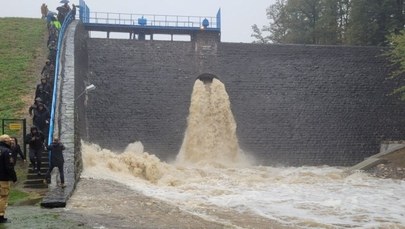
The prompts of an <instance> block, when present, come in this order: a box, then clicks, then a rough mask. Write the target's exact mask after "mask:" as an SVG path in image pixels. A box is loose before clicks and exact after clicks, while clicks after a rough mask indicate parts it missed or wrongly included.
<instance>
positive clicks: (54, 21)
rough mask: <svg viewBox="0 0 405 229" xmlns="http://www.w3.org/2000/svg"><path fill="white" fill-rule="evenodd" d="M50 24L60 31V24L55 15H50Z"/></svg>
mask: <svg viewBox="0 0 405 229" xmlns="http://www.w3.org/2000/svg"><path fill="white" fill-rule="evenodd" d="M51 26H53V27H55V29H57V30H58V31H60V29H61V28H62V25H61V24H60V22H59V21H58V19H57V18H56V17H52V19H51Z"/></svg>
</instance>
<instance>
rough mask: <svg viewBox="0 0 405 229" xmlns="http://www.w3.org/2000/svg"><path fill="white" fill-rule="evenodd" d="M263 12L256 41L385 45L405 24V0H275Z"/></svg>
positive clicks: (255, 27) (253, 35) (255, 34)
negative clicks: (264, 21)
mask: <svg viewBox="0 0 405 229" xmlns="http://www.w3.org/2000/svg"><path fill="white" fill-rule="evenodd" d="M266 14H267V18H268V19H269V24H268V25H265V26H263V28H261V29H260V28H258V26H257V25H256V24H255V25H253V26H252V29H253V34H252V37H254V38H255V39H256V40H255V41H254V42H255V43H290V44H291V43H292V44H319V45H379V46H386V45H388V44H390V39H389V36H390V35H392V34H400V32H401V30H403V28H404V25H405V15H404V14H405V0H276V2H275V3H274V4H272V5H270V6H269V7H268V8H267V9H266Z"/></svg>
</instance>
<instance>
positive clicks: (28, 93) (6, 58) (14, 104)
mask: <svg viewBox="0 0 405 229" xmlns="http://www.w3.org/2000/svg"><path fill="white" fill-rule="evenodd" d="M46 33H47V30H46V23H45V21H44V20H41V19H31V18H0V98H1V100H0V119H3V118H13V119H21V118H25V117H26V116H27V114H28V107H29V105H30V103H31V102H32V101H31V100H30V99H28V98H32V97H34V94H33V93H34V92H35V91H34V88H35V85H36V82H37V81H38V79H39V78H40V72H39V71H40V70H38V69H41V68H42V66H36V64H35V63H36V61H35V59H36V58H38V57H41V56H44V54H45V56H46V51H47V50H46V44H44V42H45V41H44V36H46ZM40 61H41V63H45V59H44V60H40ZM20 145H21V143H20ZM19 163H20V164H19ZM19 163H17V166H16V167H15V169H16V173H17V178H18V183H17V185H12V187H11V191H10V196H9V203H10V205H13V204H15V203H18V202H21V201H24V200H29V199H31V198H38V196H37V195H36V194H35V193H27V192H24V189H23V187H22V183H23V182H24V181H25V180H26V177H27V170H28V164H27V163H25V164H22V162H21V161H19Z"/></svg>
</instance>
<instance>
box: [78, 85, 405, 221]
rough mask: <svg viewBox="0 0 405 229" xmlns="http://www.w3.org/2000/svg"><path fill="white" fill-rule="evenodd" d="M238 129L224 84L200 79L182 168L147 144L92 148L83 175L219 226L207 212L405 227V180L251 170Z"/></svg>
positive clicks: (327, 171)
mask: <svg viewBox="0 0 405 229" xmlns="http://www.w3.org/2000/svg"><path fill="white" fill-rule="evenodd" d="M235 130H236V124H235V121H234V119H233V116H232V112H231V110H230V104H229V99H228V96H227V94H226V91H225V87H224V86H223V84H222V83H221V82H219V81H217V80H215V79H214V81H213V83H212V85H204V84H203V83H201V82H200V81H196V84H195V86H194V90H193V95H192V98H191V105H190V114H189V117H188V127H187V130H186V132H185V138H184V141H183V144H182V148H181V151H180V152H179V154H178V156H177V161H176V162H174V163H170V164H169V163H165V162H162V161H160V160H159V158H157V157H156V156H154V155H153V154H152V152H150V153H147V152H144V148H143V146H142V143H141V142H134V143H132V144H130V145H128V147H127V149H126V150H125V151H124V152H119V153H117V152H111V151H109V150H107V149H101V148H100V147H98V146H97V145H94V144H87V143H85V144H83V148H82V153H83V164H84V171H83V173H82V177H84V178H93V179H103V180H111V181H114V182H119V183H122V184H124V185H126V186H127V187H128V188H129V189H131V190H134V192H135V191H136V192H142V193H143V194H145V195H147V196H150V197H153V198H157V199H159V200H162V201H165V202H168V203H170V204H173V205H175V206H177V207H179V208H180V209H182V210H185V211H188V212H191V213H193V214H196V215H199V216H201V217H204V218H205V219H208V220H211V221H221V220H223V219H221V218H220V217H215V216H213V215H212V214H211V215H209V214H205V211H204V209H208V208H210V209H213V208H214V209H215V208H218V209H230V210H232V211H234V212H239V213H241V214H242V215H243V214H246V215H250V216H252V215H254V216H258V217H262V218H267V219H270V220H273V221H277V222H278V223H279V224H281V225H287V226H291V227H293V228H405V198H404V190H405V181H401V180H391V179H379V178H375V177H371V176H369V175H367V174H364V173H354V174H346V173H345V172H344V169H343V168H336V167H327V166H324V167H277V168H276V167H264V166H254V165H249V163H248V162H246V160H245V159H244V157H243V154H242V152H241V150H240V149H239V146H238V141H237V137H236V134H235ZM224 135H226V136H224ZM95 191H97V190H95ZM116 191H117V192H118V191H119V190H116ZM227 223H228V225H229V224H230V225H233V226H239V225H238V224H237V223H232V221H231V222H227ZM258 228H268V225H262V226H260V227H258Z"/></svg>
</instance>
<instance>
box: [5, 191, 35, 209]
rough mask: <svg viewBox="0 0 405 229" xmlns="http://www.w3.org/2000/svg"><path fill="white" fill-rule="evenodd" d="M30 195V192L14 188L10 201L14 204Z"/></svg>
mask: <svg viewBox="0 0 405 229" xmlns="http://www.w3.org/2000/svg"><path fill="white" fill-rule="evenodd" d="M29 196H30V194H29V193H26V192H23V191H20V190H18V189H12V190H11V192H10V195H9V197H8V203H9V204H10V205H14V204H15V203H17V202H19V201H22V200H26V199H27V198H28V197H29Z"/></svg>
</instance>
